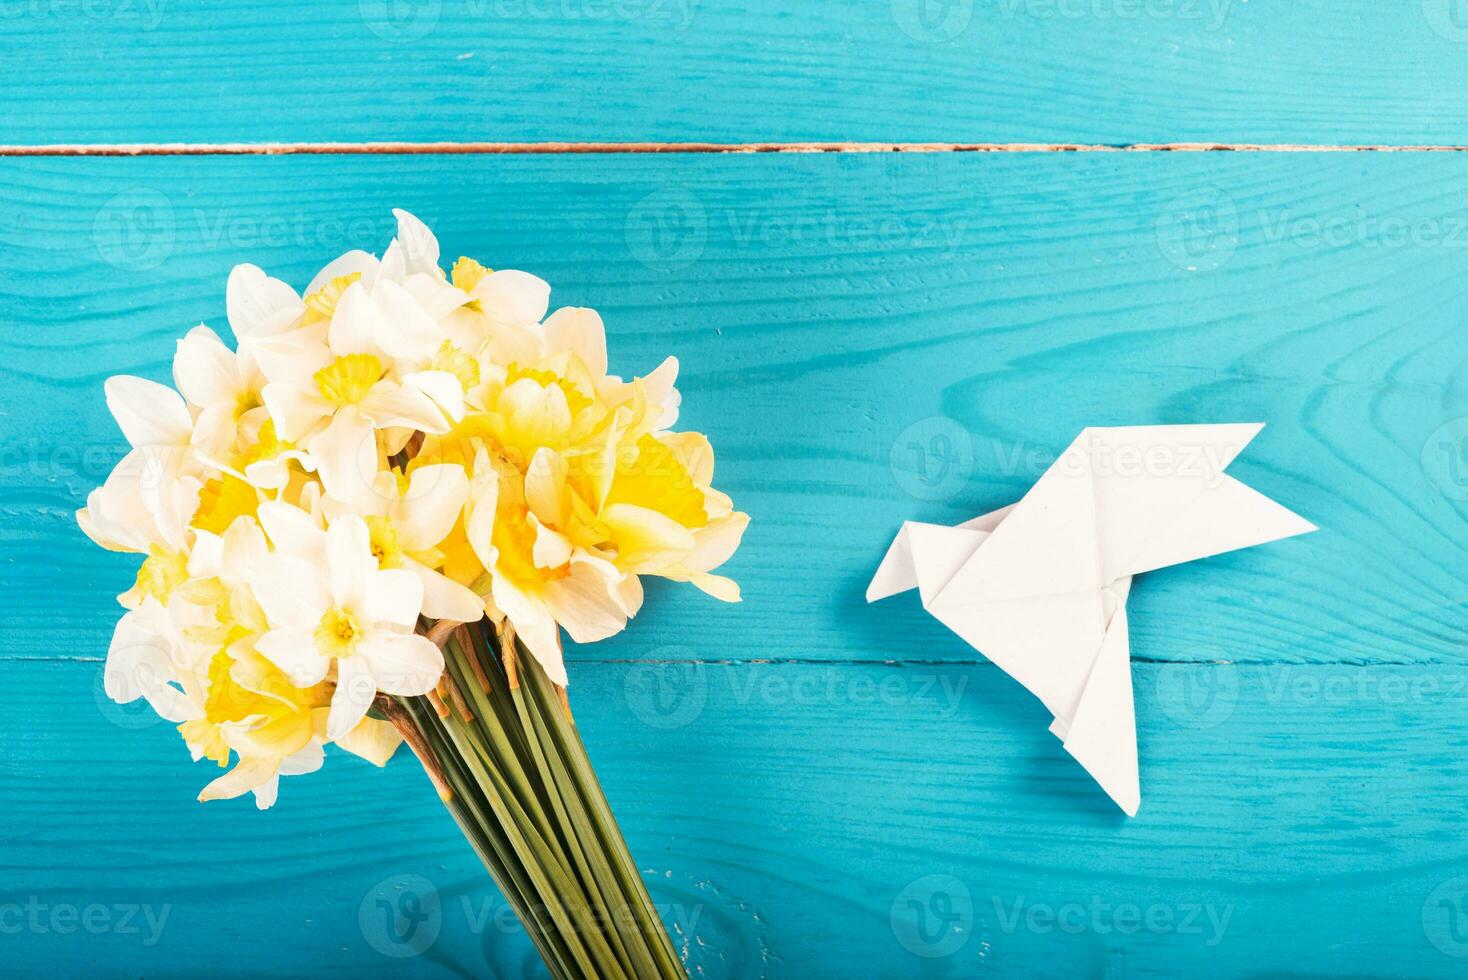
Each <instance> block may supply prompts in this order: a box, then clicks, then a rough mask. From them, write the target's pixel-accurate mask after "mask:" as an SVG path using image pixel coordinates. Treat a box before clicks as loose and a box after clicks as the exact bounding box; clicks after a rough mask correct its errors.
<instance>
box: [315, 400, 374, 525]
mask: <svg viewBox="0 0 1468 980" xmlns="http://www.w3.org/2000/svg"><path fill="white" fill-rule="evenodd" d="M306 448H307V451H308V452H309V453H310V454H311V458H312V459H314V460H316V472H317V475H319V476H320V477H321V482H322V484H323V485H324V486H325V487H326V492H327V494H328V495H329V496H332V497H335V498H336V499H337V500H339V501H341V502H342V503H346V504H350V503H352V502H353V501H356V500H358V499H360V498H361V497H362V496H363V495H365V494H369V493H371V491H372V480H373V478H374V477H375V476H376V475H377V439H376V437H375V436H374V435H373V432H372V423H370V422H368V421H367V420H366V419H365V418H363V417H362V416H361V415H360V414H359V413H358V412H357V410H356V409H355V408H350V407H348V408H343V409H341V410H340V411H338V412H337V413H336V415H335V416H333V417H332V420H331V422H330V423H329V424H328V425H327V426H326V428H325V429H323V430H322V431H321V432H319V433H318V434H316V435H315V436H312V437H311V440H310V442H309V444H308V445H307V447H306Z"/></svg>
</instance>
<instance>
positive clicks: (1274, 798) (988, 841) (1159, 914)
mask: <svg viewBox="0 0 1468 980" xmlns="http://www.w3.org/2000/svg"><path fill="white" fill-rule="evenodd" d="M0 680H3V682H4V685H5V690H6V692H7V705H8V707H7V710H6V711H5V712H4V713H3V714H0V738H3V742H4V744H5V745H6V752H5V756H4V759H3V761H0V798H3V799H4V800H5V801H6V802H5V810H6V820H5V821H4V823H3V825H0V840H3V842H4V847H3V850H0V929H3V930H4V931H5V933H6V938H5V949H6V952H7V956H8V957H9V958H10V962H11V963H17V962H19V963H23V964H25V966H26V969H27V970H28V971H30V972H32V973H33V974H37V975H42V974H47V975H62V976H68V975H77V974H79V973H86V974H87V975H90V976H104V977H110V976H138V975H143V974H149V975H152V974H168V975H189V974H192V975H198V974H201V973H211V974H212V973H216V972H217V973H222V974H224V975H232V976H234V975H238V976H245V975H260V974H262V973H270V974H276V975H285V974H299V973H303V972H311V973H313V974H315V973H320V974H322V975H332V976H337V975H340V976H357V975H363V974H370V975H384V976H385V975H389V974H391V975H409V976H448V975H459V976H469V975H476V976H477V975H486V974H487V973H489V972H490V969H491V968H492V969H498V970H500V971H501V972H500V973H499V974H498V975H501V976H532V975H538V973H536V972H535V971H534V970H531V969H529V968H528V967H526V966H525V965H524V963H525V962H526V961H525V959H524V957H525V956H526V955H527V954H526V948H525V944H524V940H523V937H522V936H521V935H520V934H519V932H518V931H517V930H515V929H514V928H513V927H508V928H507V927H505V926H504V925H503V923H504V922H505V921H507V920H503V919H500V918H497V917H496V915H495V910H496V909H498V908H499V904H498V902H499V900H498V899H497V898H496V897H495V895H494V892H493V889H492V888H491V887H489V886H488V885H487V884H486V883H485V882H484V881H483V880H482V875H481V873H480V872H479V871H478V870H477V869H476V867H475V864H474V858H473V856H472V854H471V853H470V852H469V850H468V848H467V847H466V846H465V845H464V843H463V841H462V840H461V839H460V838H459V837H458V836H457V831H456V830H455V828H454V827H453V825H452V823H451V822H450V821H449V820H448V819H447V817H446V816H445V815H444V813H443V811H442V810H441V808H440V807H439V805H438V803H437V800H436V799H435V798H434V797H433V795H432V793H431V791H430V789H429V787H428V785H427V782H426V780H425V779H424V778H423V776H422V774H421V772H418V771H416V770H415V764H414V763H413V762H412V760H411V758H410V757H409V756H407V755H406V754H404V755H403V756H402V757H400V758H398V759H396V760H394V762H393V763H392V764H391V765H390V766H389V768H388V769H387V770H386V771H378V770H374V769H371V768H370V767H368V766H366V765H365V764H361V763H359V762H357V760H354V759H351V758H349V757H345V756H341V755H337V754H335V753H334V752H333V754H332V756H331V758H330V759H329V760H328V764H327V767H326V768H325V769H324V770H322V771H321V772H320V773H317V774H314V775H312V776H310V777H308V778H300V779H290V780H287V781H286V783H285V785H284V786H283V789H282V797H281V802H280V803H279V804H278V805H277V807H276V808H275V809H273V810H271V811H268V812H267V813H264V814H261V813H257V812H256V811H255V810H254V808H253V807H252V806H251V805H250V804H249V803H248V802H246V801H234V802H232V803H219V804H210V805H207V806H206V805H198V804H195V803H193V802H192V797H193V795H194V794H195V793H196V792H197V789H198V787H199V786H200V785H201V784H202V783H203V782H204V781H205V780H206V779H208V778H209V772H208V771H207V770H211V769H212V767H211V766H209V765H208V764H205V765H202V766H191V765H190V764H189V763H188V761H187V755H186V753H185V751H184V749H183V746H182V744H181V743H180V742H179V740H178V739H177V736H176V735H175V733H173V732H172V731H170V730H169V726H168V725H166V724H163V723H156V722H154V723H152V724H149V723H148V719H146V718H145V717H141V716H138V715H135V714H132V713H128V712H126V711H124V710H122V709H118V708H116V707H115V706H112V705H111V704H110V703H106V702H103V703H102V704H101V705H100V706H98V707H94V705H93V703H92V697H91V694H90V691H91V690H92V689H94V688H95V686H97V685H98V684H99V683H100V669H99V666H98V665H96V664H86V663H76V662H62V663H55V662H50V663H40V662H33V663H16V662H5V663H0ZM572 681H573V705H574V707H575V709H576V711H577V717H578V719H580V722H581V724H582V726H583V729H584V731H585V732H586V734H587V738H588V741H589V744H590V746H591V750H592V755H593V757H594V759H595V760H596V763H597V766H598V769H599V771H600V772H601V774H602V777H603V779H604V782H605V784H606V786H607V791H608V794H609V796H610V798H611V800H612V803H613V806H614V807H615V808H616V810H617V813H618V815H619V819H620V820H621V822H622V825H623V827H624V828H625V830H626V833H627V835H628V838H629V841H630V844H631V846H632V849H633V853H634V854H635V855H636V856H637V857H638V860H639V864H640V866H641V867H642V868H643V869H644V873H645V874H646V875H647V878H648V880H649V882H650V883H651V887H652V890H653V894H654V896H655V900H656V901H657V902H659V903H660V905H661V907H662V908H663V909H664V911H665V914H666V915H667V917H668V918H669V919H670V920H671V921H672V922H673V923H674V924H675V926H679V925H681V926H682V927H684V928H688V929H689V931H688V932H687V934H685V935H680V936H679V937H678V938H679V940H680V942H681V943H682V944H683V945H684V946H685V947H686V948H688V949H689V950H691V951H692V962H693V963H694V964H695V965H696V966H697V967H700V968H701V970H702V972H701V973H695V975H702V976H707V977H720V978H723V977H729V978H741V980H743V978H758V977H768V978H783V977H791V978H795V977H816V978H824V977H843V976H863V977H893V978H896V977H911V976H934V977H955V978H957V977H964V978H968V977H980V976H990V975H993V974H996V973H998V974H1007V973H1014V974H1016V975H1026V976H1029V975H1038V976H1046V977H1074V976H1102V975H1105V976H1130V977H1158V978H1170V977H1177V976H1200V975H1209V976H1243V975H1251V976H1281V975H1294V974H1298V971H1301V970H1307V971H1308V972H1309V974H1310V975H1332V974H1334V975H1342V974H1351V975H1356V976H1413V977H1450V976H1460V975H1461V970H1462V959H1461V957H1462V956H1463V955H1464V954H1465V953H1468V941H1465V940H1464V939H1463V936H1462V932H1461V930H1460V931H1458V932H1454V931H1453V925H1454V923H1453V920H1451V919H1450V918H1448V912H1449V910H1448V909H1446V908H1444V907H1443V906H1442V905H1441V904H1440V903H1441V902H1443V901H1449V902H1452V901H1461V900H1462V898H1463V896H1464V892H1465V889H1468V850H1465V845H1464V842H1463V834H1462V832H1461V828H1462V814H1463V808H1464V804H1465V803H1468V762H1465V760H1468V753H1465V751H1464V750H1465V749H1468V735H1465V730H1464V726H1463V718H1464V716H1465V715H1464V710H1465V708H1468V694H1465V689H1468V668H1463V667H1448V666H1431V667H1424V666H1403V667H1385V666H1380V665H1378V666H1372V667H1350V666H1339V665H1326V666H1313V667H1299V666H1250V667H1242V666H1241V667H1232V666H1228V665H1159V664H1145V665H1141V666H1140V667H1139V668H1138V670H1137V697H1138V716H1139V731H1140V737H1141V742H1142V752H1143V783H1144V791H1143V804H1142V808H1141V811H1140V812H1139V814H1138V816H1137V817H1136V818H1135V819H1132V820H1127V819H1126V818H1125V817H1123V816H1121V815H1120V814H1119V813H1118V812H1117V811H1116V810H1115V809H1114V808H1113V807H1112V806H1111V805H1110V804H1109V802H1108V801H1107V800H1106V799H1105V798H1104V796H1102V794H1101V793H1100V792H1099V791H1098V790H1097V789H1096V787H1095V786H1094V785H1092V784H1091V783H1090V782H1089V780H1088V779H1087V778H1086V777H1085V776H1084V774H1083V773H1082V772H1081V771H1080V769H1079V768H1078V767H1077V766H1075V764H1074V763H1073V762H1072V761H1071V760H1070V759H1068V758H1067V757H1066V756H1065V755H1064V753H1063V752H1062V751H1061V750H1060V747H1059V745H1058V744H1057V743H1056V742H1055V740H1054V739H1053V738H1052V737H1051V736H1050V735H1049V734H1047V733H1046V731H1045V721H1046V719H1045V717H1044V713H1043V710H1042V709H1041V708H1040V707H1039V705H1038V704H1037V703H1035V702H1034V701H1033V700H1032V699H1031V698H1030V697H1029V695H1027V694H1025V693H1024V692H1023V690H1022V689H1020V688H1019V687H1018V686H1017V685H1015V684H1014V683H1013V682H1012V681H1010V680H1009V679H1008V678H1006V677H1004V676H1003V675H1002V674H1000V673H999V672H998V671H997V670H995V669H993V668H991V667H987V666H983V665H972V664H970V665H947V666H939V667H918V666H907V667H888V666H881V665H804V666H799V665H789V664H786V665H749V664H746V665H674V666H669V667H662V668H659V667H653V666H649V665H626V664H577V665H574V666H573V671H572ZM63 705H64V706H66V707H65V709H64V710H62V706H63ZM405 895H406V896H407V897H404V896H405ZM435 896H436V897H437V902H436V903H435V901H434V898H435ZM380 901H381V902H383V903H387V904H386V905H385V906H384V905H381V904H379V902H380ZM92 906H98V907H100V908H102V909H104V910H105V912H92V913H90V914H91V915H92V916H93V919H94V925H96V926H97V928H96V930H95V933H94V932H91V931H88V930H87V929H86V928H83V927H82V926H81V925H79V924H78V923H79V922H80V921H83V920H80V919H78V920H70V919H69V918H68V917H69V916H71V915H76V916H78V917H80V916H82V915H85V914H87V912H86V910H87V909H88V908H89V907H92ZM130 907H135V908H136V909H137V911H136V912H134V913H133V918H132V920H131V921H130V922H128V923H126V925H127V927H128V928H126V929H125V928H123V923H121V922H120V921H119V920H120V918H121V916H122V915H123V914H124V913H123V911H122V910H123V909H126V908H130ZM394 908H399V909H401V910H402V911H403V912H405V913H412V914H414V915H415V917H426V918H422V919H421V922H420V931H418V932H416V933H414V932H412V931H411V927H410V926H408V925H406V924H405V925H404V926H403V929H402V932H401V933H400V935H399V938H404V937H406V938H409V939H410V940H411V941H410V942H409V943H406V944H403V943H395V942H393V940H392V938H391V937H390V936H389V933H388V932H387V926H386V923H387V919H386V918H385V916H386V914H387V912H388V911H391V910H392V909H394ZM33 910H34V912H33ZM57 910H63V911H60V912H58V911H57ZM67 910H75V911H74V912H72V911H67ZM150 914H151V916H152V919H151V920H150V919H149V917H148V916H149V915H150ZM53 915H60V916H61V918H60V919H56V920H53V919H52V918H51V917H52V916H53ZM33 916H34V917H33ZM1052 916H1055V917H1058V918H1052ZM68 922H71V925H70V926H68ZM150 922H151V923H160V924H161V928H158V929H154V928H153V927H152V925H151V924H150ZM1459 925H1460V923H1459ZM689 927H691V928H689ZM68 928H69V929H70V930H71V931H69V932H68V931H65V930H66V929H68ZM435 928H436V935H435V931H434V930H435ZM958 930H964V931H958ZM155 937H156V938H155ZM150 940H152V941H151V942H150ZM430 940H431V942H430ZM415 942H416V943H417V945H416V947H415V946H414V945H413V943H415ZM415 952H417V953H420V954H421V955H399V954H413V953H415Z"/></svg>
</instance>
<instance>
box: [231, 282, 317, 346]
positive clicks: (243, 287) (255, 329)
mask: <svg viewBox="0 0 1468 980" xmlns="http://www.w3.org/2000/svg"><path fill="white" fill-rule="evenodd" d="M224 306H225V312H226V314H227V315H228V317H229V327H230V329H231V330H233V331H234V335H235V336H236V337H238V338H240V339H241V340H243V339H244V338H246V337H269V336H273V335H275V334H278V333H281V332H282V331H284V330H285V329H286V328H287V327H289V326H290V325H291V324H293V323H295V322H296V320H298V319H299V318H300V316H301V314H302V313H304V312H305V311H306V306H305V304H304V303H302V302H301V298H300V297H299V296H297V295H296V291H295V290H294V289H292V288H291V287H290V286H288V285H286V284H285V283H283V282H281V281H280V280H279V279H272V278H270V277H269V276H267V275H266V274H265V272H264V271H263V270H262V269H260V268H259V267H258V266H253V265H249V264H244V265H237V266H235V267H234V268H233V269H232V270H231V271H230V273H229V282H228V284H227V285H226V286H225V290H224Z"/></svg>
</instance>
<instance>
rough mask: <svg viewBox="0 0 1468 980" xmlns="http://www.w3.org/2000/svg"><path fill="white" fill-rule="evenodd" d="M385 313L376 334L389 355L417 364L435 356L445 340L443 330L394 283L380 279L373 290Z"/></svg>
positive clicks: (374, 297)
mask: <svg viewBox="0 0 1468 980" xmlns="http://www.w3.org/2000/svg"><path fill="white" fill-rule="evenodd" d="M372 298H373V299H374V300H376V302H377V303H378V305H379V306H380V307H381V309H382V312H383V320H382V326H381V328H380V329H379V332H378V334H377V338H376V339H377V343H378V345H379V346H380V347H381V348H382V349H383V350H384V351H386V352H387V354H388V356H389V357H400V358H403V359H405V360H410V361H414V362H418V363H422V362H423V361H427V360H428V359H429V358H431V357H433V354H434V352H435V351H437V350H438V348H439V346H440V345H441V344H442V343H443V340H444V336H443V329H442V328H441V327H439V325H438V323H437V322H436V321H435V320H433V319H432V318H431V317H430V316H429V315H428V314H427V313H425V312H424V311H423V307H421V306H419V305H418V303H417V301H415V300H414V299H413V294H412V293H409V292H408V291H407V290H406V289H404V288H403V287H402V286H400V285H398V284H397V283H395V282H380V283H378V284H377V288H376V289H375V290H373V293H372Z"/></svg>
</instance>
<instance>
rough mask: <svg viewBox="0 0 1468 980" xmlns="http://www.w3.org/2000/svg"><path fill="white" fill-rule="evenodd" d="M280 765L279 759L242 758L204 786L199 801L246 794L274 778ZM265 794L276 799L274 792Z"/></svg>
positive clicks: (229, 798) (230, 797) (226, 798)
mask: <svg viewBox="0 0 1468 980" xmlns="http://www.w3.org/2000/svg"><path fill="white" fill-rule="evenodd" d="M279 765H280V762H279V760H278V759H241V760H240V761H239V763H238V764H237V765H236V766H235V767H234V768H233V769H231V770H230V771H229V772H227V773H225V774H224V775H223V776H220V777H219V778H218V779H216V780H214V782H212V783H210V784H209V785H208V786H205V787H204V789H203V791H202V792H200V793H199V802H200V803H208V802H209V801H210V800H232V799H234V798H235V797H236V796H244V795H245V794H246V793H248V792H250V791H251V790H253V789H257V788H259V787H261V786H264V785H265V784H266V783H269V782H271V781H272V780H274V779H275V778H276V775H277V773H278V772H279ZM265 796H266V798H267V799H270V800H272V801H273V799H274V794H272V793H267V794H265ZM266 806H269V803H267V804H266Z"/></svg>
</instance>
